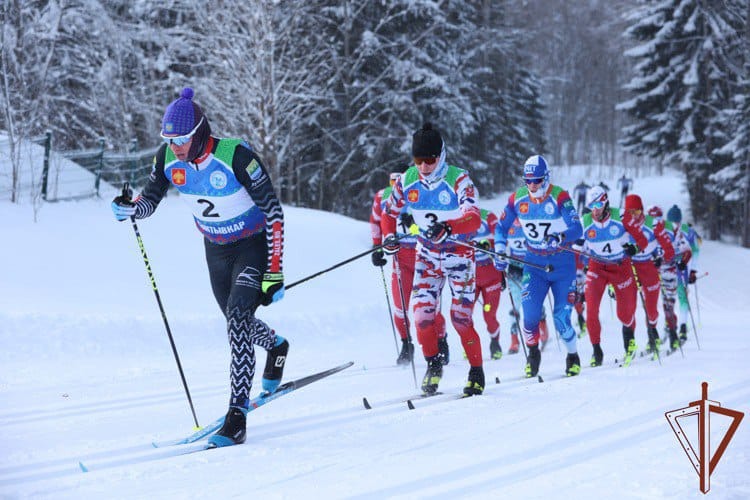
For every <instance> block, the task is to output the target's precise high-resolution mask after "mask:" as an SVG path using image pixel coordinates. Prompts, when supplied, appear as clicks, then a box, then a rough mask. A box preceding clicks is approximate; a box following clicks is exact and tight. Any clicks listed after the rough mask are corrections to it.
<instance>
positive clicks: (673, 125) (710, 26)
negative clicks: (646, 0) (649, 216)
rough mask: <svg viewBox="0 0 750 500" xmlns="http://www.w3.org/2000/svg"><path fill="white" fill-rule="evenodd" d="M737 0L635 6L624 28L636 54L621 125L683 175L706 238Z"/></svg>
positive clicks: (733, 77)
mask: <svg viewBox="0 0 750 500" xmlns="http://www.w3.org/2000/svg"><path fill="white" fill-rule="evenodd" d="M738 4H739V0H736V1H733V0H727V1H725V2H704V1H700V0H664V1H660V2H656V3H652V4H647V5H644V6H641V7H639V8H638V9H636V10H635V11H633V12H632V13H631V15H630V17H629V19H630V20H631V21H632V23H633V24H632V25H631V26H630V28H628V30H627V34H628V36H630V37H631V38H632V39H633V40H635V41H636V42H637V43H638V45H636V46H635V47H634V48H632V49H630V50H629V51H628V52H627V53H626V54H627V55H628V56H629V57H632V58H633V59H635V60H636V61H637V63H636V66H635V70H636V75H635V76H634V77H633V78H632V80H631V81H630V83H629V84H628V85H627V89H628V90H630V91H631V92H632V93H633V95H634V96H633V97H632V98H631V99H629V100H627V101H625V102H623V103H621V104H620V105H619V108H620V109H622V110H625V111H627V112H628V113H629V114H630V115H631V117H632V118H633V119H634V121H633V123H632V124H631V125H629V126H628V127H626V128H625V130H624V132H625V139H624V144H625V146H626V147H628V148H629V149H630V150H631V151H633V152H635V153H638V154H643V155H648V156H651V157H654V158H662V159H663V160H664V161H665V162H667V163H668V164H676V165H679V166H681V167H682V168H684V169H685V171H686V172H687V173H688V174H689V175H688V190H689V191H690V194H691V209H692V213H693V215H694V216H695V217H696V218H697V219H698V220H700V221H702V222H706V223H707V224H708V228H709V234H710V237H711V238H712V239H716V238H718V237H719V232H720V225H719V222H720V221H721V220H722V214H721V213H720V211H721V206H720V204H719V199H718V196H717V194H716V192H714V191H711V190H710V189H708V188H707V187H708V186H710V184H709V176H710V175H711V174H712V173H713V172H716V171H718V170H720V169H722V168H724V167H725V166H726V165H727V164H728V163H729V161H730V159H729V157H728V155H726V154H723V153H722V150H721V147H722V146H723V145H724V144H725V143H726V142H727V137H728V134H729V133H730V131H729V130H728V128H727V127H728V123H727V120H726V117H727V110H729V109H731V108H732V100H733V96H734V95H736V94H737V92H738V86H737V82H738V80H739V78H738V72H737V68H738V67H741V66H738V62H741V60H740V59H738V55H739V52H738V50H737V49H738V47H739V45H738V43H737V42H738V33H739V29H740V28H742V23H743V17H742V16H740V15H738V13H739V12H740V11H739V9H737V6H738Z"/></svg>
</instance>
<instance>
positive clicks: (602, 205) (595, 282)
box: [583, 186, 648, 366]
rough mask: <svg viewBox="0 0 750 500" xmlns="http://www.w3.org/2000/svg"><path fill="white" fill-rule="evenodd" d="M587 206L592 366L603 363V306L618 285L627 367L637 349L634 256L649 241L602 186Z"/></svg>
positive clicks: (593, 190)
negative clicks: (614, 205) (611, 203)
mask: <svg viewBox="0 0 750 500" xmlns="http://www.w3.org/2000/svg"><path fill="white" fill-rule="evenodd" d="M586 206H587V207H588V208H589V209H590V210H591V213H590V214H586V215H584V216H583V237H584V239H585V244H584V246H583V248H584V251H585V252H586V253H587V255H588V256H589V262H588V272H587V273H586V290H585V294H586V304H587V305H586V325H587V327H588V331H589V338H590V340H591V345H592V347H593V349H594V354H593V356H592V357H591V361H590V363H589V364H590V365H591V366H601V364H602V360H603V359H604V354H603V352H602V348H601V345H600V340H601V330H602V327H601V323H600V322H599V305H600V304H601V300H602V295H604V290H605V289H606V288H607V285H610V284H611V285H612V286H613V288H614V293H615V299H616V301H617V318H618V319H619V320H620V322H621V323H622V340H623V344H624V347H625V361H624V364H625V365H626V366H627V365H629V364H630V362H631V361H632V359H633V356H634V355H635V352H636V349H637V347H636V344H635V309H636V305H637V298H636V296H637V293H638V288H637V287H636V284H635V277H634V276H633V268H632V265H631V262H630V258H631V257H632V256H634V255H636V254H637V253H638V252H639V251H640V250H642V249H644V248H646V246H647V245H648V241H647V240H646V237H645V236H644V235H643V233H642V232H641V231H640V229H638V227H636V225H635V224H634V222H633V220H632V218H631V217H630V216H629V215H628V214H626V215H625V216H624V217H622V218H621V217H620V211H619V210H618V209H617V208H611V207H610V206H609V197H608V196H607V193H606V192H605V191H604V189H602V188H601V187H599V186H594V187H593V188H591V190H589V194H588V198H587V200H586Z"/></svg>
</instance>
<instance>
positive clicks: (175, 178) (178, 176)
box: [172, 168, 186, 186]
mask: <svg viewBox="0 0 750 500" xmlns="http://www.w3.org/2000/svg"><path fill="white" fill-rule="evenodd" d="M185 182H186V179H185V169H184V168H173V169H172V184H174V185H175V186H184V185H185Z"/></svg>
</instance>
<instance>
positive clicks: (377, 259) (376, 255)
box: [370, 248, 388, 267]
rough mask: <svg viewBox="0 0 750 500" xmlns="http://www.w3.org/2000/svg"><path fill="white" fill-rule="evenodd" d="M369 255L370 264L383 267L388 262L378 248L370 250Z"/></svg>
mask: <svg viewBox="0 0 750 500" xmlns="http://www.w3.org/2000/svg"><path fill="white" fill-rule="evenodd" d="M370 257H372V265H373V266H375V267H383V266H384V265H385V264H386V263H387V262H388V261H387V260H385V253H384V252H383V250H381V249H379V248H378V249H377V250H375V251H374V252H372V253H371V254H370Z"/></svg>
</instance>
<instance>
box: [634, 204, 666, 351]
mask: <svg viewBox="0 0 750 500" xmlns="http://www.w3.org/2000/svg"><path fill="white" fill-rule="evenodd" d="M625 212H626V213H627V214H628V215H629V216H630V217H631V218H632V220H633V224H634V225H635V226H636V227H638V228H640V229H641V231H642V232H643V234H644V236H645V237H646V239H647V240H648V245H647V246H646V248H644V249H643V251H642V252H639V253H637V254H635V255H633V257H632V261H633V270H634V271H635V277H636V280H637V285H638V286H639V288H640V290H641V299H642V300H643V302H644V304H643V307H644V309H645V310H646V325H647V331H648V342H649V346H648V351H650V352H653V353H656V352H657V350H658V348H659V344H660V340H659V331H658V329H657V325H656V323H657V321H658V319H659V307H658V306H659V293H660V291H661V279H660V277H659V267H660V266H661V263H662V262H663V261H667V262H670V261H671V260H672V259H673V258H674V247H673V246H672V241H671V239H670V237H669V235H668V234H667V231H666V230H665V229H664V221H662V220H658V219H654V218H653V217H651V216H650V215H646V214H644V212H643V201H642V200H641V197H640V196H638V195H637V194H629V195H627V196H626V197H625Z"/></svg>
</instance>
